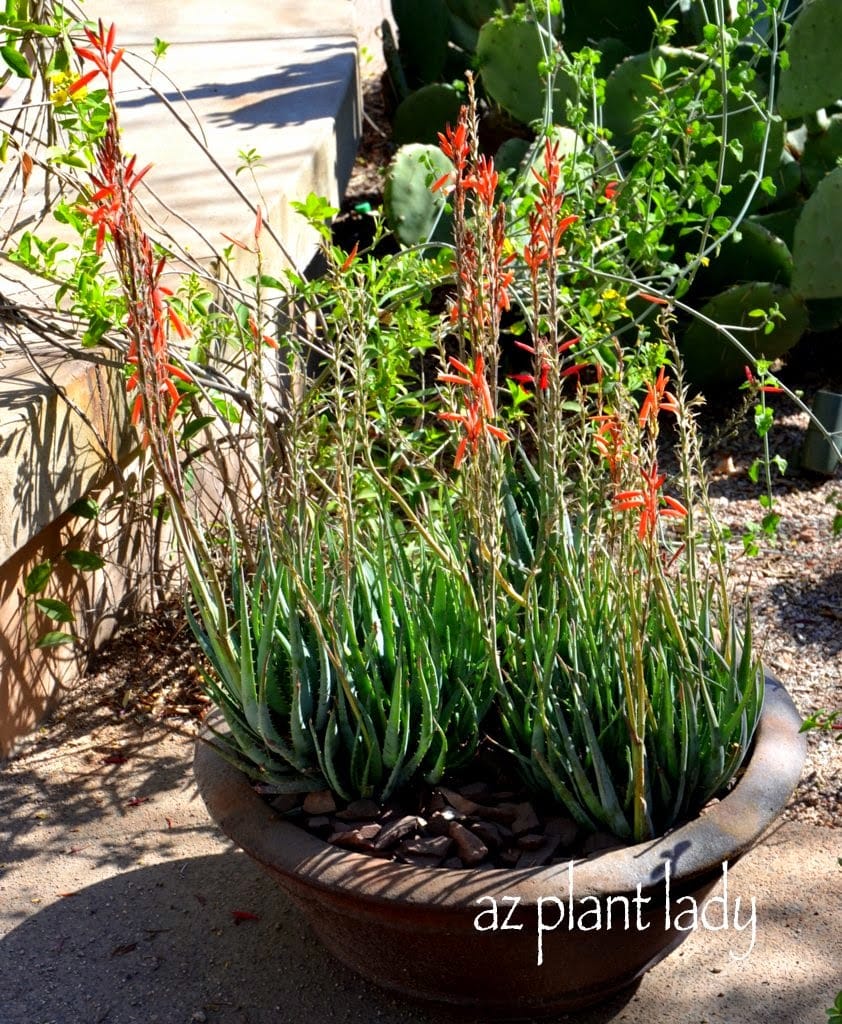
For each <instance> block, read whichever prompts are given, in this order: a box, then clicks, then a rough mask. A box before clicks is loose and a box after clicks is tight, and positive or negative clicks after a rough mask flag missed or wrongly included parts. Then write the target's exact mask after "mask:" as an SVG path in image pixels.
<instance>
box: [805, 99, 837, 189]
mask: <svg viewBox="0 0 842 1024" xmlns="http://www.w3.org/2000/svg"><path fill="white" fill-rule="evenodd" d="M840 157H842V114H834V115H833V116H832V117H830V118H828V120H827V124H826V127H825V130H824V131H823V132H820V133H819V134H816V135H808V136H807V138H806V139H805V140H804V149H803V152H802V154H801V172H802V174H803V176H804V184H805V185H806V186H807V189H808V190H809V191H810V192H814V191H815V190H816V189H817V188H818V186H819V182H821V181H822V179H823V178H824V176H825V175H826V174H827V173H828V171H832V170H833V168H834V167H836V166H837V161H838V160H839V158H840Z"/></svg>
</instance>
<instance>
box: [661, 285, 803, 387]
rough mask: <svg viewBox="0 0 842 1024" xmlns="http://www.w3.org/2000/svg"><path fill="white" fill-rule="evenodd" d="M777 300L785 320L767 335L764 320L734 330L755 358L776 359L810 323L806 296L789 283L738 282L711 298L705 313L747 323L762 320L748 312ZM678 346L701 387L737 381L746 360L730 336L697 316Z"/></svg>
mask: <svg viewBox="0 0 842 1024" xmlns="http://www.w3.org/2000/svg"><path fill="white" fill-rule="evenodd" d="M776 304H777V306H778V307H779V309H780V311H781V312H782V313H783V315H784V317H785V318H786V319H785V320H784V321H783V322H781V321H778V322H776V325H775V329H774V331H772V332H771V334H765V333H764V331H763V327H762V325H761V326H758V327H756V328H755V329H754V330H752V331H740V332H739V333H738V334H736V338H737V339H738V340H739V341H740V343H741V344H742V345H744V346H745V347H746V348H747V349H748V351H749V352H750V353H751V354H752V355H753V356H754V357H755V358H763V359H776V358H777V357H778V356H782V355H783V354H784V353H785V352H788V351H789V349H791V348H792V346H793V345H794V344H795V343H796V342H797V341H798V339H799V338H800V337H801V335H802V334H803V333H804V332H805V331H806V330H807V326H808V315H807V307H806V306H805V304H804V301H803V299H801V298H800V297H799V296H797V295H795V294H793V292H792V291H790V290H789V289H788V288H784V287H783V286H782V285H777V284H769V283H768V282H765V281H753V282H751V283H749V284H737V285H734V286H733V287H732V288H729V289H728V290H727V291H724V292H722V293H721V294H720V295H717V296H716V297H715V298H713V299H711V301H710V302H708V303H707V305H705V306H703V307H702V309H701V313H702V315H703V316H705V317H707V318H708V319H709V320H712V321H714V323H717V324H722V325H724V326H726V327H727V326H729V325H730V326H734V327H747V326H750V325H751V324H752V323H758V320H756V319H755V318H753V317H750V316H749V313H750V312H751V311H752V310H756V309H766V310H768V309H770V308H771V307H772V306H774V305H776ZM680 349H681V353H682V356H683V358H684V365H685V369H686V371H687V376H688V379H689V380H691V381H692V382H693V383H694V384H697V385H699V386H700V387H705V386H706V385H714V384H718V383H722V382H725V381H736V380H738V379H739V378H740V377H741V376H742V373H743V367H744V366H745V365H746V361H747V360H746V357H745V355H743V353H742V352H740V351H739V349H737V348H736V347H735V346H734V345H732V344H731V342H730V341H729V340H728V339H727V338H725V337H723V335H722V334H720V333H719V332H718V331H717V330H715V329H714V328H713V327H711V326H709V325H708V324H706V323H703V322H702V321H701V320H694V321H693V323H692V324H691V325H690V326H689V327H688V328H687V330H686V331H685V332H684V337H683V338H682V339H681V344H680Z"/></svg>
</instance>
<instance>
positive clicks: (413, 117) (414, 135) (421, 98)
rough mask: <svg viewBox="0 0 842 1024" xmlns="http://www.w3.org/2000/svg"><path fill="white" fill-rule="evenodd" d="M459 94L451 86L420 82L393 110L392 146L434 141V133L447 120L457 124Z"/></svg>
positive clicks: (437, 131)
mask: <svg viewBox="0 0 842 1024" xmlns="http://www.w3.org/2000/svg"><path fill="white" fill-rule="evenodd" d="M461 106H462V94H461V93H460V92H459V91H458V89H454V88H453V86H452V85H442V84H440V83H434V84H433V85H423V86H421V88H420V89H417V90H416V91H415V92H413V93H411V94H410V95H409V96H407V98H406V99H405V100H404V101H403V103H401V105H400V106H399V107H398V109H397V110H396V111H395V117H394V121H393V122H392V138H393V139H394V142H395V145H397V146H404V145H406V144H407V143H409V142H429V143H433V142H435V141H436V136H437V134H438V133H439V132H440V131H441V130H442V129H443V127H444V126H445V125H446V124H448V123H450V124H456V119H457V117H458V116H459V108H460V107H461Z"/></svg>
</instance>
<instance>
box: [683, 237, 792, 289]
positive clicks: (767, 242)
mask: <svg viewBox="0 0 842 1024" xmlns="http://www.w3.org/2000/svg"><path fill="white" fill-rule="evenodd" d="M792 272H793V262H792V253H791V252H790V251H789V248H788V247H787V245H786V243H785V242H783V241H782V240H781V239H780V238H778V237H777V236H776V235H774V234H772V232H771V231H769V230H768V228H766V227H764V226H763V225H762V224H758V223H757V222H756V221H752V220H744V221H743V222H742V224H740V229H739V238H738V239H736V238H735V237H734V236H733V235H731V236H730V237H729V238H727V239H726V240H725V241H724V242H723V243H722V246H721V248H720V251H719V255H718V256H716V257H715V258H713V259H712V260H711V262H710V266H709V267H708V268H707V269H705V270H702V271H700V272H699V274H698V276H697V277H696V284H697V285H698V286H699V287H701V288H703V289H704V290H705V291H706V292H707V294H709V295H710V294H711V293H714V292H718V291H721V290H722V289H723V288H727V287H728V286H729V285H732V284H736V283H738V282H741V281H746V280H752V281H771V282H773V283H775V284H784V285H788V284H789V283H790V281H791V280H792Z"/></svg>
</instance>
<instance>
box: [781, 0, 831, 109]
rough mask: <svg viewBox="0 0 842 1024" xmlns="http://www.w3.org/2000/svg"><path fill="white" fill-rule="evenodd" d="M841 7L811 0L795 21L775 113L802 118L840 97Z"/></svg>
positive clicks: (788, 43) (829, 2) (819, 0)
mask: <svg viewBox="0 0 842 1024" xmlns="http://www.w3.org/2000/svg"><path fill="white" fill-rule="evenodd" d="M840 37H842V4H840V2H839V0H812V3H809V4H807V5H806V6H805V7H803V8H802V10H801V13H800V14H799V15H798V17H797V18H796V19H795V23H794V24H793V26H792V31H791V32H790V34H789V39H788V40H787V46H786V52H787V55H788V57H789V67H788V68H784V69H782V70H781V81H780V89H779V91H778V110H779V111H780V114H781V116H782V117H787V118H791V117H804V115H805V114H812V113H814V112H815V111H816V110H820V109H821V108H823V107H827V106H830V104H832V103H835V102H836V100H838V99H839V98H840V97H842V61H840V60H839V39H840Z"/></svg>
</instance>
